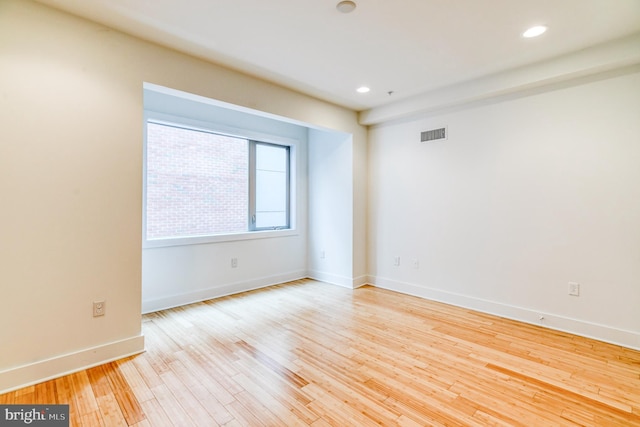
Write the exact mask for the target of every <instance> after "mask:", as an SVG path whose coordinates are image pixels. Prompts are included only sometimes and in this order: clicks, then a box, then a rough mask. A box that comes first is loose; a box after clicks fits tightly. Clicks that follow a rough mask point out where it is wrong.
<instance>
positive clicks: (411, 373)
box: [0, 280, 640, 427]
mask: <svg viewBox="0 0 640 427" xmlns="http://www.w3.org/2000/svg"><path fill="white" fill-rule="evenodd" d="M142 328H143V333H144V335H145V340H146V341H145V343H146V348H147V351H146V352H145V353H143V354H140V355H137V356H134V357H128V358H125V359H122V360H119V361H116V362H112V363H108V364H105V365H102V366H98V367H95V368H91V369H87V370H85V371H81V372H77V373H75V374H71V375H68V376H65V377H62V378H58V379H56V380H52V381H47V382H44V383H42V384H38V385H35V386H30V387H25V388H23V389H20V390H16V391H14V392H10V393H6V394H4V395H0V404H35V403H42V404H55V403H67V404H69V405H70V418H71V422H70V425H71V426H79V427H81V426H90V427H94V426H103V425H104V426H107V427H110V426H135V427H150V426H153V427H158V426H159V427H162V426H189V425H193V426H217V425H220V426H227V427H240V426H241V427H246V426H303V425H307V426H314V427H327V426H340V427H343V426H358V427H361V426H380V425H383V426H404V427H416V426H427V425H428V426H526V427H530V426H614V427H615V426H621V427H622V426H625V427H628V426H640V352H638V351H635V350H631V349H627V348H622V347H618V346H615V345H612V344H608V343H603V342H599V341H595V340H591V339H588V338H584V337H578V336H574V335H571V334H568V333H565V332H558V331H552V330H547V329H543V328H540V327H537V326H535V325H528V324H522V323H519V322H516V321H513V320H508V319H502V318H498V317H495V316H491V315H487V314H484V313H478V312H474V311H472V310H468V309H463V308H457V307H453V306H449V305H445V304H440V303H436V302H432V301H428V300H424V299H420V298H415V297H411V296H407V295H402V294H398V293H394V292H390V291H386V290H383V289H378V288H374V287H371V286H364V287H362V288H359V289H355V290H349V289H345V288H341V287H337V286H332V285H328V284H325V283H320V282H316V281H313V280H299V281H294V282H290V283H286V284H282V285H277V286H272V287H269V288H265V289H261V290H257V291H252V292H246V293H244V294H240V295H233V296H228V297H224V298H219V299H215V300H210V301H205V302H202V303H197V304H192V305H189V306H185V307H178V308H175V309H171V310H165V311H161V312H158V313H152V314H149V315H145V316H143V322H142Z"/></svg>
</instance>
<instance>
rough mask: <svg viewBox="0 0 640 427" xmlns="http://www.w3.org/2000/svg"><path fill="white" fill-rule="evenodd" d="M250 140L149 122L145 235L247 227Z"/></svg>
mask: <svg viewBox="0 0 640 427" xmlns="http://www.w3.org/2000/svg"><path fill="white" fill-rule="evenodd" d="M248 157H249V156H248V141H247V140H246V139H241V138H233V137H228V136H223V135H217V134H213V133H209V132H203V131H198V130H193V129H184V128H180V127H174V126H169V125H164V124H158V123H151V122H149V123H148V124H147V216H146V225H147V230H146V232H147V239H150V240H151V239H161V238H172V237H188V236H205V235H213V234H223V233H235V232H244V231H247V212H248V203H249V196H248V168H249V162H248Z"/></svg>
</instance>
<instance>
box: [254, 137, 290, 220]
mask: <svg viewBox="0 0 640 427" xmlns="http://www.w3.org/2000/svg"><path fill="white" fill-rule="evenodd" d="M288 165H289V149H288V147H283V146H275V145H266V144H257V145H256V224H255V226H256V228H269V227H288V225H289V224H288V215H287V210H288V203H289V198H288Z"/></svg>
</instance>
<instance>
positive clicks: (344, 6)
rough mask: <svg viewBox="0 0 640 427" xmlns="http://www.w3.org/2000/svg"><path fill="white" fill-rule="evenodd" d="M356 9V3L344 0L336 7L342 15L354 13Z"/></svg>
mask: <svg viewBox="0 0 640 427" xmlns="http://www.w3.org/2000/svg"><path fill="white" fill-rule="evenodd" d="M355 8H356V3H355V2H352V1H351V0H344V1H341V2H340V3H338V4H337V5H336V9H338V11H339V12H342V13H350V12H353V11H354V10H355Z"/></svg>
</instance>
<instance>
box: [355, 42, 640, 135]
mask: <svg viewBox="0 0 640 427" xmlns="http://www.w3.org/2000/svg"><path fill="white" fill-rule="evenodd" d="M639 46H640V34H635V35H633V36H630V37H625V38H622V39H619V40H615V41H613V42H609V43H604V44H601V45H598V46H594V47H591V48H587V49H584V50H582V51H579V52H576V53H573V54H571V55H565V56H562V57H559V58H556V59H552V60H549V61H544V62H540V63H537V64H534V65H529V66H527V67H522V68H518V69H515V70H510V71H505V72H502V73H497V74H493V75H490V76H487V77H483V78H480V79H476V80H473V81H469V82H466V83H463V84H458V85H454V86H449V87H446V88H441V89H437V90H434V91H431V92H427V93H424V94H421V95H418V96H415V97H412V98H409V99H404V100H401V101H398V102H395V103H392V104H387V105H383V106H380V107H377V108H371V109H369V110H366V111H362V112H360V114H359V120H360V124H363V125H377V124H382V123H386V122H391V121H398V120H403V119H408V118H411V117H414V116H418V115H420V116H422V117H424V116H429V115H436V114H442V113H445V112H450V111H452V110H459V109H464V108H468V107H471V106H476V105H479V104H485V103H489V102H495V101H499V100H501V99H504V98H506V97H509V98H513V97H518V96H524V95H526V94H530V93H532V92H533V91H536V92H542V91H545V90H553V89H555V88H558V87H561V86H563V85H564V86H567V85H570V84H571V82H576V83H580V82H582V81H585V80H586V79H588V78H589V77H591V78H592V79H597V78H599V77H605V76H607V75H609V73H611V72H614V71H616V70H619V71H620V73H627V72H637V71H640V49H639V48H638V47H639Z"/></svg>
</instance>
